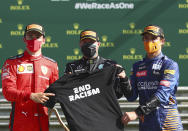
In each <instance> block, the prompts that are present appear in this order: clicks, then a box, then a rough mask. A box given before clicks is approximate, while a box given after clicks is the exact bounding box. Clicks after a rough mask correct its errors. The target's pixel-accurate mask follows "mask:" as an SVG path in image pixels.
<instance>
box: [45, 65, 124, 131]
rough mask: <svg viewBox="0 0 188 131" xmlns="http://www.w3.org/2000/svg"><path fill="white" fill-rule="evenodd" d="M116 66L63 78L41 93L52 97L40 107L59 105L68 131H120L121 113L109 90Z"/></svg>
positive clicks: (111, 87) (111, 89) (112, 91)
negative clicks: (46, 93) (50, 94)
mask: <svg viewBox="0 0 188 131" xmlns="http://www.w3.org/2000/svg"><path fill="white" fill-rule="evenodd" d="M116 72H117V67H114V66H109V67H107V68H105V69H101V70H96V71H95V72H85V73H80V74H72V75H64V76H63V77H61V78H60V79H59V80H57V81H56V82H54V83H53V84H52V85H51V86H50V87H49V88H48V89H46V91H45V92H51V93H55V96H53V97H50V99H49V100H48V101H47V102H46V103H45V104H44V105H45V106H47V107H50V108H53V107H54V105H55V103H56V102H59V103H60V105H61V108H62V110H63V112H64V114H65V117H66V120H67V122H68V125H69V128H70V130H71V131H123V128H124V126H123V124H122V123H121V117H122V112H121V109H120V106H119V103H118V100H117V98H116V94H115V92H114V89H113V85H114V82H115V74H116Z"/></svg>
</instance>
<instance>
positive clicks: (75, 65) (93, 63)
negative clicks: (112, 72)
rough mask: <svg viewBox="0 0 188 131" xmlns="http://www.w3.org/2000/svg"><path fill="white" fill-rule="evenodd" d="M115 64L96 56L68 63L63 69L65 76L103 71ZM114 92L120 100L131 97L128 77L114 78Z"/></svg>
mask: <svg viewBox="0 0 188 131" xmlns="http://www.w3.org/2000/svg"><path fill="white" fill-rule="evenodd" d="M116 64H117V63H116V62H115V61H112V60H110V59H105V58H102V57H100V56H98V57H97V58H95V59H86V58H84V57H83V58H82V59H80V60H76V61H73V62H70V63H67V65H66V68H65V74H67V73H69V72H71V73H79V72H83V71H94V70H96V69H103V68H105V67H107V66H113V65H116ZM121 71H123V70H122V69H120V70H119V71H118V74H119V73H120V72H121ZM114 90H115V93H116V96H117V98H118V99H119V98H121V97H122V96H123V95H124V96H125V97H130V96H132V88H131V86H130V82H129V79H128V77H127V76H126V77H125V78H119V77H118V76H117V77H116V81H115V85H114Z"/></svg>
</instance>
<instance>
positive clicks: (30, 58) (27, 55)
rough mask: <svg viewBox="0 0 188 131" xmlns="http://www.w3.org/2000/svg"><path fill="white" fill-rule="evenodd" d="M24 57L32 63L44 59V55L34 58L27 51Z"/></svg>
mask: <svg viewBox="0 0 188 131" xmlns="http://www.w3.org/2000/svg"><path fill="white" fill-rule="evenodd" d="M24 57H25V58H27V59H29V60H30V61H35V60H39V59H40V58H41V57H42V54H40V55H38V56H32V55H30V54H29V53H28V52H27V51H25V52H24Z"/></svg>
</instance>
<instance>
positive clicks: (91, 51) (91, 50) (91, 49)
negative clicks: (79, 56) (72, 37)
mask: <svg viewBox="0 0 188 131" xmlns="http://www.w3.org/2000/svg"><path fill="white" fill-rule="evenodd" d="M81 51H82V53H83V55H84V56H85V57H87V58H92V57H93V56H94V55H95V54H96V45H95V44H93V43H84V45H83V46H82V47H81Z"/></svg>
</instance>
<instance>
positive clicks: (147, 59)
mask: <svg viewBox="0 0 188 131" xmlns="http://www.w3.org/2000/svg"><path fill="white" fill-rule="evenodd" d="M163 56H164V55H163V53H162V52H161V53H160V54H159V55H158V56H156V57H154V58H152V59H150V58H148V57H147V55H146V56H145V58H144V61H147V62H149V61H155V60H158V59H160V58H162V57H163Z"/></svg>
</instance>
